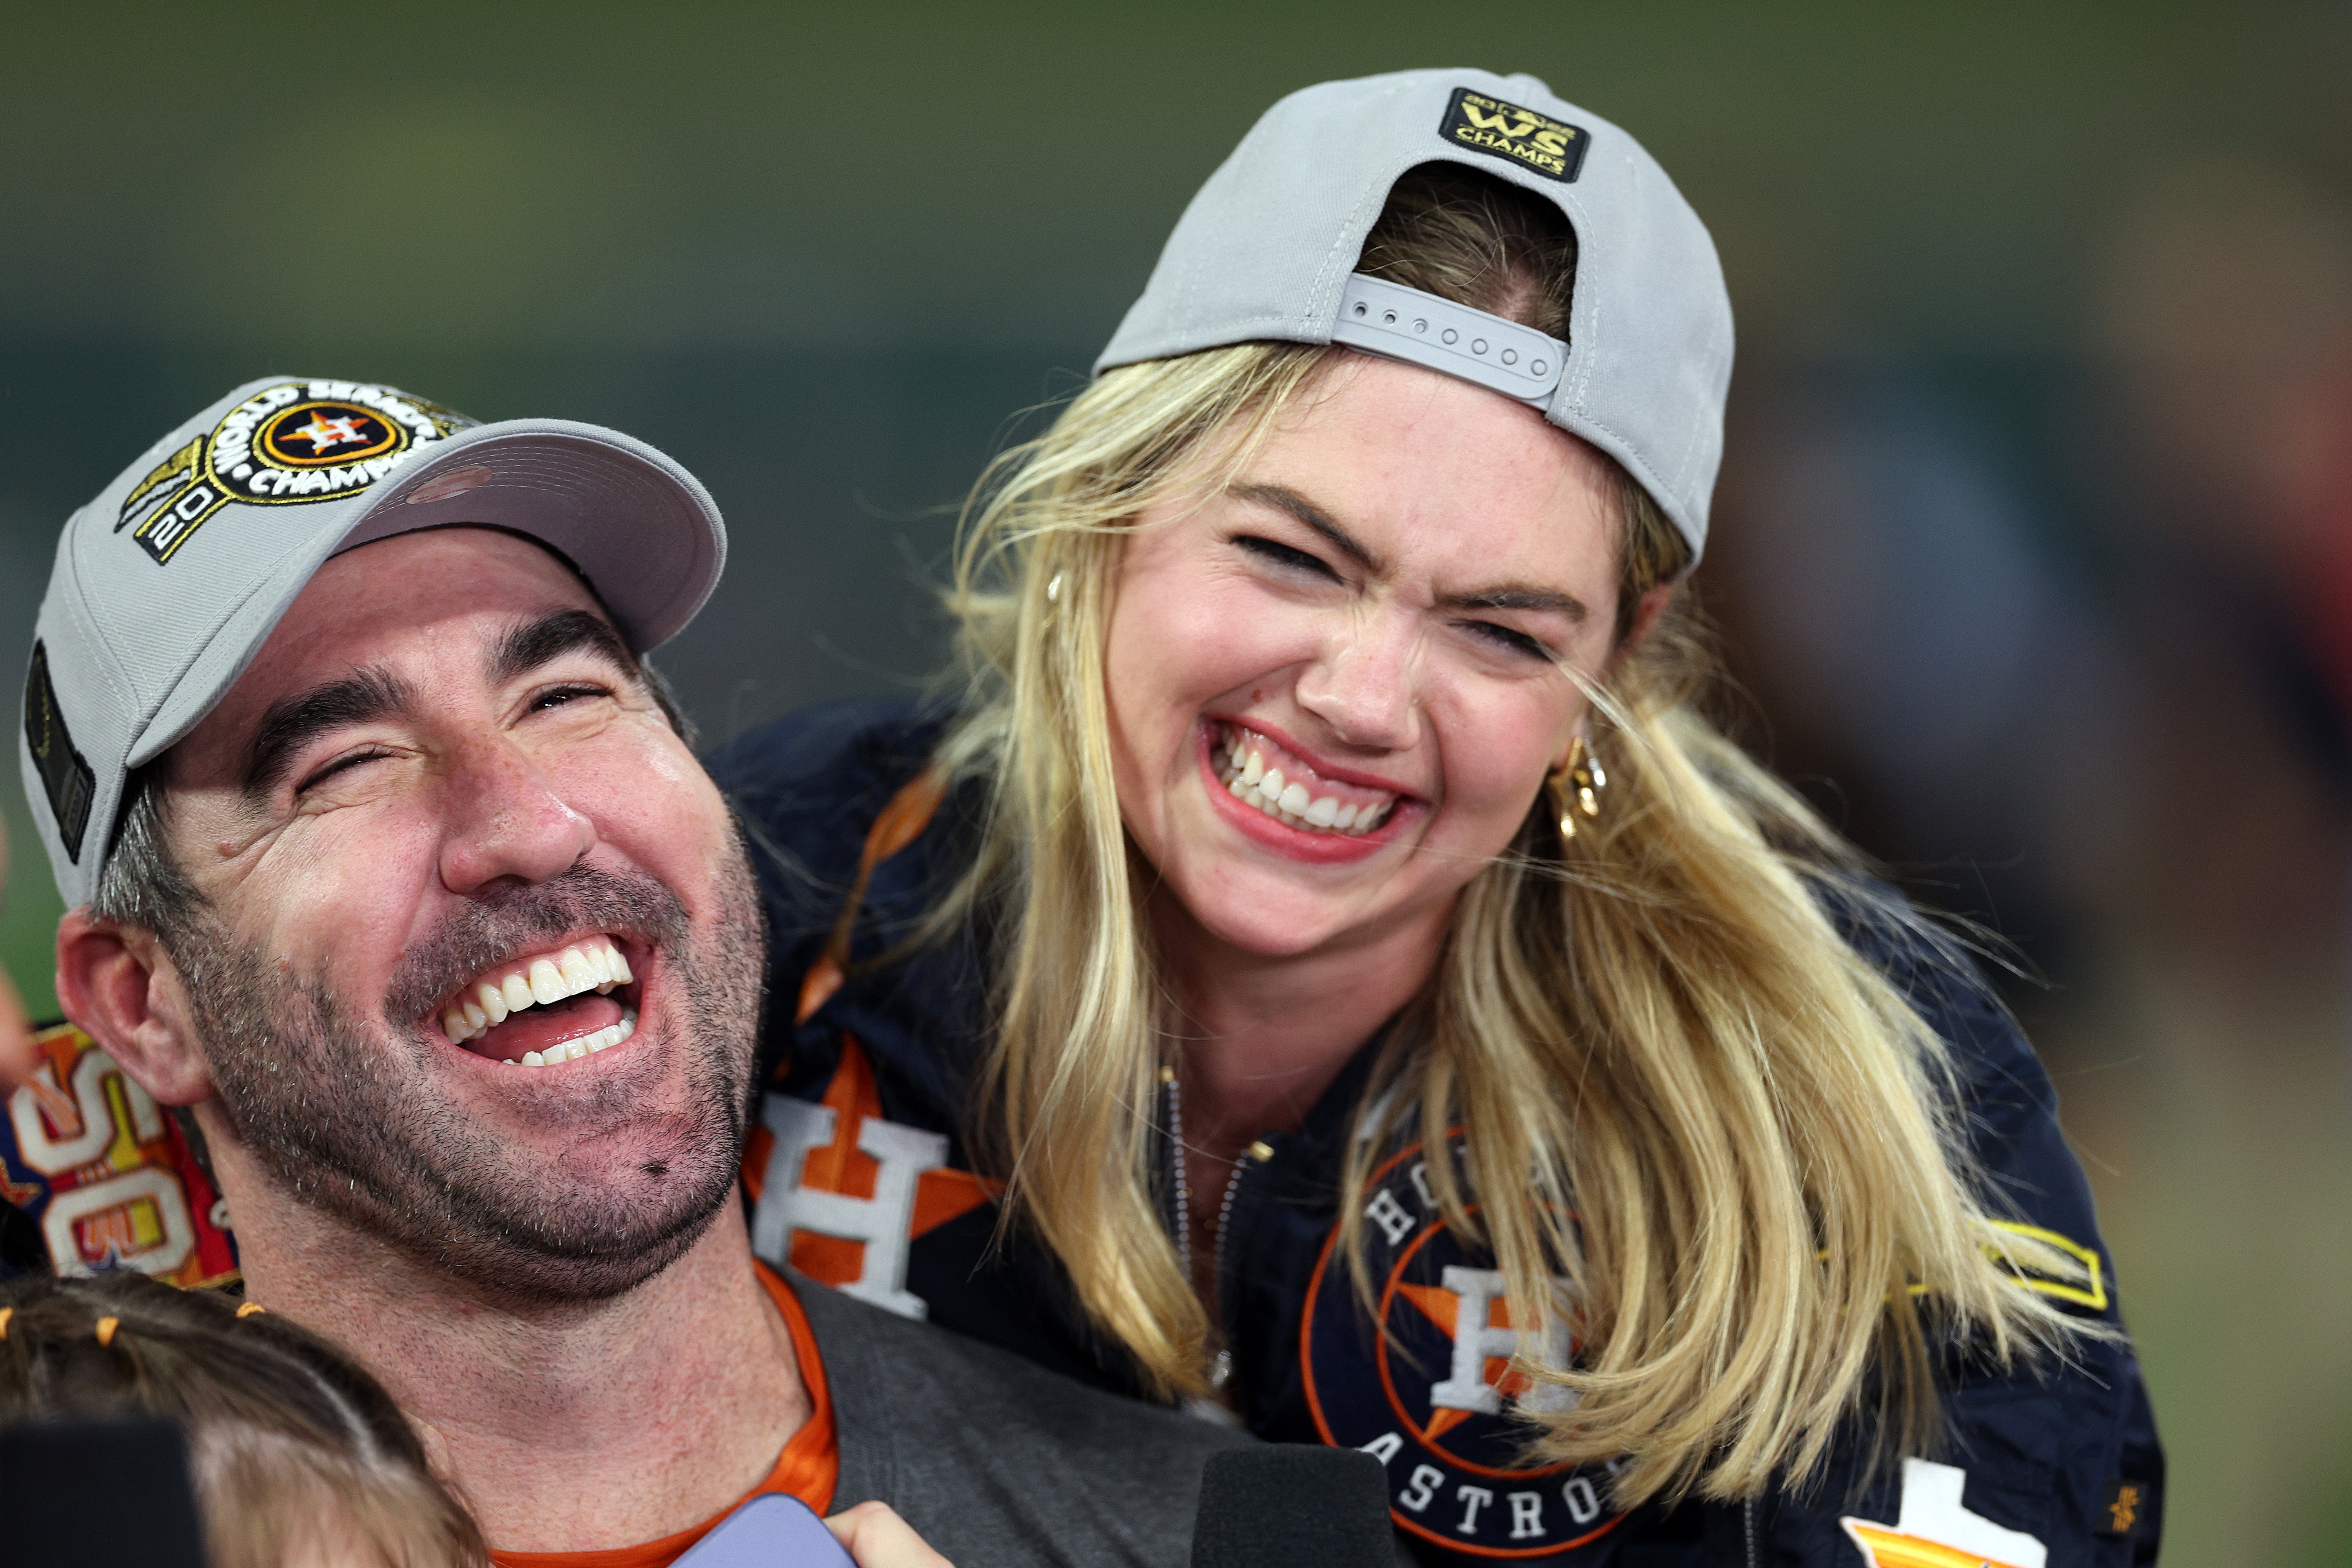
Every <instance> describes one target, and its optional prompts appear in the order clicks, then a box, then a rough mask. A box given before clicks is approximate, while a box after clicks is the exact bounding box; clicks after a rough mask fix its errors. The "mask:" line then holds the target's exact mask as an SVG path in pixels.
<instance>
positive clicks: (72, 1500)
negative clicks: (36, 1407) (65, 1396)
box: [0, 1416, 205, 1568]
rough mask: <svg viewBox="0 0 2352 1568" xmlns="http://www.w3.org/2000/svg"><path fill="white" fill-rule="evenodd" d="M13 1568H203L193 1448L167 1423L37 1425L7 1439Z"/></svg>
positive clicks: (2, 1470)
mask: <svg viewBox="0 0 2352 1568" xmlns="http://www.w3.org/2000/svg"><path fill="white" fill-rule="evenodd" d="M0 1542H5V1546H0V1558H5V1560H6V1562H7V1563H8V1564H9V1568H204V1563H205V1548H204V1533H203V1531H201V1530H200V1529H199V1528H198V1526H197V1523H196V1500H195V1495H194V1491H193V1490H192V1489H190V1486H189V1481H188V1445H187V1440H186V1439H185V1438H184V1437H183V1436H181V1435H180V1429H179V1427H177V1426H173V1424H172V1423H171V1422H169V1421H159V1420H154V1419H152V1418H149V1417H145V1416H131V1417H128V1418H126V1419H123V1420H120V1421H31V1422H26V1423H25V1424H24V1425H22V1426H11V1427H9V1428H8V1429H7V1430H6V1431H5V1432H0Z"/></svg>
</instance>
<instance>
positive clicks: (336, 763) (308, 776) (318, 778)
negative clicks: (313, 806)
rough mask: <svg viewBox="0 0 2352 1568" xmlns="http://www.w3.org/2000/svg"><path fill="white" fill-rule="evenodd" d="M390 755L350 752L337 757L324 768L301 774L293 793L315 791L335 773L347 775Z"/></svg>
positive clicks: (374, 752)
mask: <svg viewBox="0 0 2352 1568" xmlns="http://www.w3.org/2000/svg"><path fill="white" fill-rule="evenodd" d="M390 755H392V753H391V752H378V751H368V752H350V753H348V754H347V755H344V756H340V757H337V758H335V759H334V760H333V761H332V762H330V763H327V764H326V765H325V766H323V767H320V768H318V769H316V770H314V771H313V772H310V773H305V774H303V775H302V781H301V783H299V784H296V785H295V786H294V793H295V794H296V795H304V794H307V793H308V792H310V790H313V789H316V788H317V787H318V786H319V785H320V784H325V783H326V782H327V781H328V780H329V779H331V778H333V777H334V776H335V775H336V774H337V773H349V772H350V771H351V770H352V769H353V768H356V767H360V766H362V765H364V764H366V763H376V762H382V761H383V759H384V758H386V757H388V756H390Z"/></svg>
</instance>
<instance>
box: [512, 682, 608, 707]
mask: <svg viewBox="0 0 2352 1568" xmlns="http://www.w3.org/2000/svg"><path fill="white" fill-rule="evenodd" d="M611 695H613V689H612V688H611V687H609V686H596V685H593V684H590V683H588V682H584V681H579V682H572V683H570V684H567V685H563V686H551V687H549V688H548V689H546V690H544V691H540V692H534V693H533V694H532V696H531V700H530V710H531V711H532V712H534V713H538V712H542V711H544V710H547V709H550V708H561V707H562V706H563V705H564V704H566V703H568V702H577V701H579V700H581V699H583V698H585V697H610V696H611Z"/></svg>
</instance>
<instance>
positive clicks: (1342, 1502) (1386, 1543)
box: [1192, 1443, 1398, 1568]
mask: <svg viewBox="0 0 2352 1568" xmlns="http://www.w3.org/2000/svg"><path fill="white" fill-rule="evenodd" d="M1397 1561H1398V1553H1397V1549H1396V1542H1395V1536H1394V1534H1393V1533H1392V1532H1391V1531H1390V1529H1389V1479H1388V1471H1387V1470H1386V1469H1385V1468H1382V1466H1381V1462H1380V1461H1379V1460H1378V1459H1376V1458H1372V1456H1371V1455H1370V1454H1364V1453H1359V1452H1358V1451H1357V1450H1355V1449H1353V1448H1326V1447H1321V1446H1320V1445H1318V1444H1313V1443H1268V1444H1266V1445H1265V1446H1263V1447H1255V1448H1226V1449H1223V1450H1222V1451H1220V1452H1218V1453H1214V1454H1212V1455H1210V1456H1209V1462H1208V1464H1207V1465H1206V1466H1205V1467H1203V1468H1202V1471H1201V1511H1200V1513H1199V1515H1198V1516H1197V1517H1196V1518H1195V1519H1194V1520H1193V1521H1192V1568H1302V1565H1303V1564H1309V1563H1311V1564H1313V1565H1314V1568H1395V1564H1396V1563H1397Z"/></svg>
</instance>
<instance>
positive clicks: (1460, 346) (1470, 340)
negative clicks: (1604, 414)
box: [1331, 272, 1568, 410]
mask: <svg viewBox="0 0 2352 1568" xmlns="http://www.w3.org/2000/svg"><path fill="white" fill-rule="evenodd" d="M1331 341H1332V342H1335V343H1344V344H1345V345H1347V346H1348V347H1349V348H1351V349H1361V350H1362V351H1363V352H1364V353H1371V354H1379V355H1381V357H1382V358H1384V359H1394V360H1402V361H1404V362H1405V363H1407V364H1417V365H1421V366H1423V367H1424V368H1426V369H1429V370H1435V371H1443V372H1444V373H1445V374H1447V375H1453V376H1459V377H1461V378H1462V379H1463V380H1464V381H1469V382H1475V383H1476V384H1479V385H1480V386H1483V387H1486V388H1488V389H1489V390H1491V391H1495V392H1499V393H1501V394H1502V395H1504V396H1506V397H1514V398H1517V400H1518V401H1520V402H1521V403H1525V404H1528V405H1532V406H1534V407H1536V408H1540V409H1545V410H1549V408H1550V407H1551V399H1552V394H1553V393H1554V392H1556V391H1558V390H1559V377H1560V372H1561V371H1562V370H1563V369H1564V368H1565V367H1566V365H1567V363H1568V345H1567V344H1566V343H1564V342H1560V341H1559V339H1558V338H1555V337H1549V336H1547V335H1546V334H1544V333H1542V332H1539V331H1536V330H1535V329H1534V328H1533V327H1524V326H1521V325H1520V324H1519V323H1518V322H1517V321H1507V320H1505V319H1504V318H1503V317H1501V316H1492V315H1488V314H1487V313H1486V311H1484V310H1473V309H1472V308H1471V307H1469V306H1467V305H1457V304H1455V303H1454V301H1453V300H1442V299H1440V298H1438V297H1437V296H1436V295H1434V294H1424V293H1423V292H1422V291H1421V290H1420V289H1408V288H1406V287H1405V286H1404V285H1403V284H1402V283H1391V282H1389V281H1388V280H1387V279H1381V278H1369V277H1366V276H1365V275H1364V274H1363V273H1361V272H1353V273H1349V276H1348V284H1347V287H1346V288H1345V289H1342V290H1341V291H1340V294H1339V321H1338V323H1337V324H1336V325H1334V326H1333V327H1332V329H1331Z"/></svg>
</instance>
